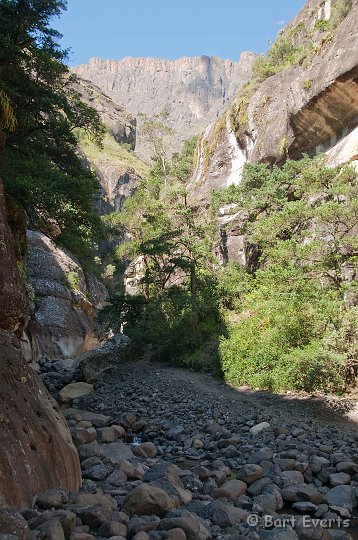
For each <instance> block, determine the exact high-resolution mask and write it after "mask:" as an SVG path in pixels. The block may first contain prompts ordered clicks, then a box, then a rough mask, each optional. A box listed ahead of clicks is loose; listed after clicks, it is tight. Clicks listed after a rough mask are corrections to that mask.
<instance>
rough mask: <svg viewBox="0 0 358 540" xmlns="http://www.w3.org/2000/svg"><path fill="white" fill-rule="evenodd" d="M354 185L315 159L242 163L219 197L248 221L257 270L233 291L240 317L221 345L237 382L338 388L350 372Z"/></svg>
mask: <svg viewBox="0 0 358 540" xmlns="http://www.w3.org/2000/svg"><path fill="white" fill-rule="evenodd" d="M357 193H358V179H357V173H356V171H355V170H354V169H352V168H351V167H348V166H340V167H336V168H328V167H325V165H324V162H323V161H322V159H313V160H312V159H309V158H308V157H306V158H304V159H302V160H299V161H287V162H286V164H285V165H284V166H283V167H282V168H279V167H274V168H273V169H270V168H269V167H268V166H266V165H249V166H247V168H246V171H245V174H244V178H243V181H242V184H241V185H240V186H238V187H236V188H235V189H231V190H228V191H227V193H226V194H220V193H219V194H216V197H215V205H218V204H220V198H222V199H224V200H226V201H230V202H231V203H234V204H236V207H235V211H238V210H239V209H242V210H245V212H246V215H247V216H248V218H247V221H246V223H245V224H244V230H245V232H246V234H247V237H248V241H249V242H251V243H253V244H256V245H258V246H259V247H260V250H261V252H262V256H261V261H260V268H259V270H258V271H257V272H256V274H255V276H254V281H253V282H252V281H251V286H250V288H249V289H248V290H247V291H246V293H245V291H244V294H243V295H242V293H241V309H242V315H241V318H240V320H239V322H238V323H237V324H235V325H232V327H231V330H230V335H229V337H228V338H227V339H224V340H223V341H222V344H221V355H222V362H223V369H224V371H225V373H226V375H227V377H228V378H229V379H230V380H234V381H235V382H237V383H239V384H250V385H252V386H259V387H266V388H267V387H268V388H271V389H275V390H278V389H284V388H296V389H300V390H302V389H303V390H308V391H311V390H313V389H319V390H342V389H343V388H344V387H345V386H346V385H349V384H352V382H353V381H354V378H355V374H356V370H357V351H356V349H355V348H354V342H355V341H356V339H357V336H358V325H357V318H356V310H357V308H356V305H355V304H356V296H357V285H356V282H355V280H354V275H355V273H356V272H357V262H358V257H357V256H358V243H357V236H356V230H357V226H358V198H357Z"/></svg>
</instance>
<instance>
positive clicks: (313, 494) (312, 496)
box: [281, 484, 335, 504]
mask: <svg viewBox="0 0 358 540" xmlns="http://www.w3.org/2000/svg"><path fill="white" fill-rule="evenodd" d="M333 489H335V488H333ZM281 494H282V498H283V500H284V501H287V502H300V501H311V502H313V503H314V504H321V503H322V502H324V496H323V495H322V493H320V492H319V491H317V489H315V488H314V487H312V486H311V485H308V484H299V485H293V486H287V487H284V488H283V489H282V492H281Z"/></svg>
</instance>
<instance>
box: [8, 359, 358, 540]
mask: <svg viewBox="0 0 358 540" xmlns="http://www.w3.org/2000/svg"><path fill="white" fill-rule="evenodd" d="M48 370H50V371H49V372H47V371H48ZM42 372H43V375H42V376H43V378H44V381H45V383H46V384H47V386H48V387H49V389H50V390H51V391H52V392H53V393H54V394H55V395H57V394H56V392H57V391H58V390H59V389H60V388H61V387H62V386H63V385H64V383H66V384H67V383H69V382H71V377H72V375H71V374H69V373H67V372H66V371H63V365H62V363H61V362H56V363H52V364H50V363H45V362H42ZM77 378H78V377H77ZM81 384H82V383H81ZM73 389H74V387H72V391H73ZM65 394H66V389H65V391H62V399H65V400H66V396H65ZM337 403H340V404H343V405H344V404H345V405H347V407H348V408H349V402H342V401H341V402H338V401H337V402H335V401H333V402H326V401H324V400H323V399H307V398H306V399H303V398H302V399H301V398H298V397H295V396H292V395H290V396H273V395H271V394H269V393H265V392H252V391H245V390H236V389H234V388H231V387H228V386H225V385H223V384H221V383H220V382H218V381H216V380H215V379H213V378H212V377H211V376H210V375H208V374H199V373H194V372H191V371H188V370H183V369H175V368H172V367H167V366H163V365H150V364H146V363H142V362H138V363H123V364H122V365H121V366H119V367H116V369H115V370H112V371H109V372H107V374H106V375H104V377H103V378H102V379H101V380H100V381H97V382H96V383H95V384H94V389H93V391H91V392H90V393H89V394H88V395H86V396H83V397H79V398H76V399H73V400H72V401H71V402H70V403H69V405H70V407H69V408H67V409H65V410H64V413H65V417H66V419H67V422H68V425H69V426H70V429H71V432H72V436H73V440H74V443H75V444H76V446H77V448H78V452H79V456H80V459H81V465H82V471H83V485H82V488H81V490H80V493H79V494H71V493H68V492H66V491H65V490H63V489H54V490H50V491H48V492H46V493H44V494H41V495H40V496H39V497H38V498H37V500H36V502H35V505H34V507H33V508H32V509H26V510H21V514H19V513H16V514H15V513H13V515H12V516H11V515H10V514H11V511H10V510H7V511H6V510H4V509H3V510H1V511H0V531H1V532H3V536H1V534H0V538H2V539H3V540H14V538H16V537H18V538H24V539H25V538H28V536H30V538H31V539H33V540H35V539H36V540H47V539H48V540H64V539H65V538H66V539H70V540H92V539H94V538H95V539H102V538H112V540H123V539H124V538H129V539H134V540H160V539H165V538H168V539H172V540H185V539H187V540H206V539H211V538H212V539H221V540H224V539H233V540H235V539H241V538H246V539H252V540H255V539H257V540H259V539H263V540H266V539H278V540H294V539H297V538H298V539H322V540H324V539H339V540H343V539H349V538H358V534H357V533H358V520H357V519H356V516H357V504H358V447H357V446H358V445H357V443H358V431H357V424H356V423H355V422H354V421H350V420H349V419H348V418H347V417H346V416H342V414H343V413H342V410H340V408H338V410H336V409H337V408H336V407H335V405H337ZM343 408H344V407H343ZM6 512H8V513H7V514H6ZM10 518H11V519H10ZM309 518H312V521H310V520H309ZM9 523H11V524H12V527H13V529H12V530H10V529H9V525H6V524H9ZM4 524H5V525H4ZM6 527H7V529H6ZM4 533H8V534H7V535H4Z"/></svg>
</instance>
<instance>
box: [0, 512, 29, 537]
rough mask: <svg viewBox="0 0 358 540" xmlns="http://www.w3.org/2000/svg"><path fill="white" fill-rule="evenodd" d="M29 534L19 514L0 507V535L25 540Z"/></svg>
mask: <svg viewBox="0 0 358 540" xmlns="http://www.w3.org/2000/svg"><path fill="white" fill-rule="evenodd" d="M29 532H30V531H29V526H28V525H27V523H26V521H25V519H24V518H23V517H22V515H21V514H19V513H17V512H15V510H13V509H12V508H8V507H6V506H4V507H0V534H5V535H11V536H14V537H16V538H18V539H19V540H27V539H28V538H29Z"/></svg>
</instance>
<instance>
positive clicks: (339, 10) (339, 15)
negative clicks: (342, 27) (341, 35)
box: [329, 0, 353, 29]
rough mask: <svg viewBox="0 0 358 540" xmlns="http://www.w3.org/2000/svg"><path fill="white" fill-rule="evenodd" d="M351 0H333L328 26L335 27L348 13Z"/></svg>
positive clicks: (351, 3)
mask: <svg viewBox="0 0 358 540" xmlns="http://www.w3.org/2000/svg"><path fill="white" fill-rule="evenodd" d="M352 5H353V0H335V1H334V3H333V5H332V11H331V18H330V20H329V23H330V27H331V28H332V29H334V28H336V27H337V26H338V25H339V24H340V23H341V22H342V21H343V20H344V19H345V18H346V17H347V15H348V13H349V12H350V10H351V9H352Z"/></svg>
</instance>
